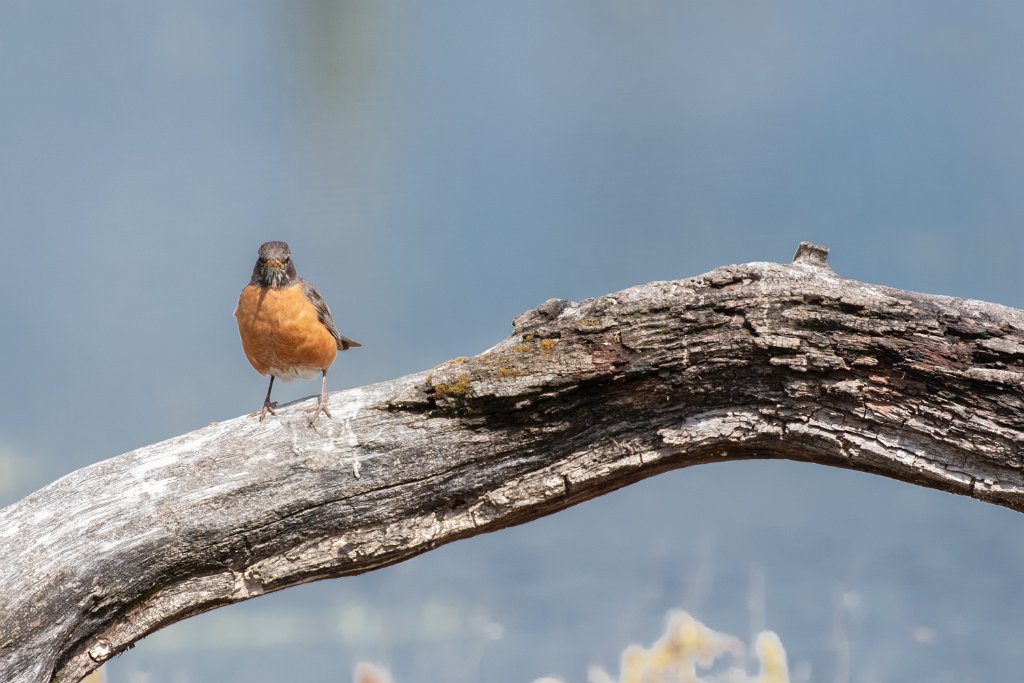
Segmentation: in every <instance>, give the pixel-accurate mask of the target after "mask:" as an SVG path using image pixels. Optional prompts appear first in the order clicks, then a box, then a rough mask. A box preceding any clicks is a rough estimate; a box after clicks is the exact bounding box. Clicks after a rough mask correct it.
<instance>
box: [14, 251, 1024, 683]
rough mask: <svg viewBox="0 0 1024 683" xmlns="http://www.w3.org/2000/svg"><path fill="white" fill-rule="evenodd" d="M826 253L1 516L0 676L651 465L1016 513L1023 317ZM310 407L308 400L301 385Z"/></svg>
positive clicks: (557, 334) (75, 675)
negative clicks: (814, 476) (839, 262)
mask: <svg viewBox="0 0 1024 683" xmlns="http://www.w3.org/2000/svg"><path fill="white" fill-rule="evenodd" d="M825 253H826V250H824V249H822V248H817V247H813V246H812V245H801V249H800V250H799V251H798V253H797V258H796V259H795V261H794V263H793V264H791V265H777V264H771V263H750V264H746V265H741V266H727V267H723V268H719V269H717V270H714V271H712V272H710V273H707V274H706V275H702V276H699V277H695V278H692V279H689V280H680V281H677V282H654V283H650V284H647V285H642V286H639V287H634V288H632V289H627V290H625V291H622V292H618V293H616V294H611V295H608V296H602V297H599V298H596V299H591V300H589V301H584V302H582V303H576V302H572V301H559V300H551V301H548V302H546V303H545V304H543V305H542V306H540V307H539V308H537V309H536V310H533V311H530V312H528V313H526V314H524V315H522V316H520V317H519V318H517V319H516V320H515V321H514V325H515V331H514V333H513V334H512V336H511V337H509V338H508V339H506V340H504V341H503V342H501V343H500V344H498V345H497V346H495V347H494V348H492V349H490V350H489V351H486V352H485V353H482V354H480V355H479V356H475V357H473V358H465V359H463V358H459V359H455V360H453V361H449V362H447V363H445V364H443V365H442V366H440V367H438V368H436V369H434V370H432V371H430V372H423V373H419V374H416V375H411V376H408V377H403V378H400V379H396V380H393V381H390V382H384V383H382V384H377V385H374V386H369V387H364V388H360V389H353V390H350V391H345V392H340V393H336V394H334V395H333V396H332V397H331V405H330V408H331V411H332V413H333V415H334V417H333V418H332V419H326V418H323V417H321V418H320V419H319V421H317V422H316V423H315V424H312V425H311V424H310V422H309V419H308V417H307V413H306V412H305V408H306V407H307V406H306V405H301V406H300V405H294V406H291V407H289V408H286V409H284V410H281V411H280V414H279V415H278V416H277V417H276V418H274V419H270V420H269V421H268V422H265V423H262V424H261V423H260V422H258V421H257V420H255V419H252V418H249V417H241V418H237V419H234V420H229V421H227V422H223V423H220V424H213V425H210V426H209V427H206V428H204V429H200V430H198V431H196V432H192V433H190V434H185V435H183V436H180V437H177V438H175V439H171V440H170V441H166V442H164V443H160V444H156V445H153V446H148V447H146V448H141V449H139V450H137V451H133V452H131V453H126V454H124V455H121V456H118V457H116V458H112V459H110V460H107V461H104V462H100V463H97V464H95V465H92V466H90V467H86V468H85V469H82V470H79V471H77V472H73V473H71V474H69V475H67V476H66V477H64V478H63V479H60V480H59V481H56V482H54V483H53V484H51V485H49V486H47V487H46V488H43V489H41V490H40V491H37V492H36V493H33V494H32V495H30V496H28V497H27V498H25V499H24V500H22V501H20V502H18V503H16V504H14V505H11V506H9V507H7V508H5V509H3V510H0V605H2V607H0V680H4V681H17V682H33V683H36V682H45V681H50V680H51V679H52V678H53V677H54V676H58V677H59V679H60V680H61V681H64V682H70V681H77V680H79V679H80V678H81V677H82V676H84V675H85V674H86V673H87V672H88V671H90V670H91V669H93V668H96V667H97V666H99V664H101V663H102V662H104V661H106V660H107V659H108V658H110V657H111V656H113V655H115V654H117V653H118V652H121V651H122V650H124V649H125V648H126V647H128V646H129V645H131V644H132V643H133V642H135V641H136V640H138V639H139V638H141V637H143V636H144V635H146V634H148V633H152V632H153V631H155V630H157V629H159V628H161V627H163V626H166V625H168V624H171V623H173V622H175V621H178V620H181V619H184V618H186V617H188V616H191V615H194V614H197V613H199V612H202V611H205V610H210V609H213V608H215V607H218V606H221V605H225V604H228V603H233V602H237V601H240V600H246V599H248V598H252V597H255V596H258V595H262V594H263V593H266V592H269V591H276V590H280V589H282V588H286V587H288V586H294V585H296V584H300V583H304V582H307V581H314V580H316V579H323V578H327V577H337V576H346V575H351V574H357V573H360V572H366V571H370V570H372V569H375V568H377V567H382V566H385V565H389V564H393V563H395V562H400V561H401V560H404V559H406V558H409V557H412V556H413V555H416V554H418V553H422V552H425V551H427V550H430V549H432V548H435V547H437V546H439V545H441V544H444V543H448V542H450V541H454V540H457V539H460V538H466V537H468V536H473V535H475V534H481V533H485V532H488V531H494V530H496V529H501V528H503V527H507V526H511V525H515V524H521V523H523V522H526V521H529V520H532V519H535V518H537V517H540V516H542V515H547V514H550V513H552V512H555V511H557V510H561V509H563V508H565V507H568V506H570V505H573V504H575V503H579V502H581V501H584V500H587V499H589V498H593V497H595V496H599V495H601V494H602V493H605V492H608V491H611V490H613V489H617V488H619V487H622V486H626V485H627V484H630V483H632V482H635V481H637V480H639V479H643V478H645V477H649V476H651V475H654V474H657V473H659V472H664V471H666V470H670V469H674V468H679V467H686V466H689V465H696V464H702V463H710V462H717V461H721V460H731V459H744V458H789V459H794V460H802V461H808V462H816V463H821V464H824V465H834V466H838V467H847V468H850V469H856V470H861V471H865V472H873V473H875V474H881V475H885V476H888V477H893V478H896V479H901V480H904V481H907V482H912V483H915V484H920V485H922V486H928V487H932V488H936V489H941V490H944V491H951V492H954V493H959V494H963V495H968V496H973V497H975V498H978V499H980V500H984V501H988V502H991V503H995V504H997V505H1003V506H1006V507H1009V508H1012V509H1015V510H1024V477H1022V463H1021V453H1020V445H1021V443H1022V434H1024V391H1022V384H1021V380H1022V377H1024V313H1022V312H1021V311H1018V310H1014V309H1010V308H1006V307H1003V306H998V305H995V304H990V303H983V302H979V301H968V300H963V299H954V298H948V297H939V296H929V295H923V294H915V293H911V292H906V291H900V290H895V289H889V288H885V287H879V286H875V285H869V284H864V283H861V282H856V281H853V280H846V279H843V278H841V277H839V276H837V275H836V274H835V273H833V272H832V271H831V270H830V269H829V268H828V266H827V264H826V262H825ZM307 403H308V402H307Z"/></svg>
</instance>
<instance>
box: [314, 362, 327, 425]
mask: <svg viewBox="0 0 1024 683" xmlns="http://www.w3.org/2000/svg"><path fill="white" fill-rule="evenodd" d="M323 373H324V378H323V381H322V382H320V400H319V401H317V404H316V407H315V408H313V410H311V411H310V412H312V413H313V418H316V416H317V414H318V413H323V414H324V415H326V416H327V417H330V416H331V411H329V410H327V371H326V370H324V371H323Z"/></svg>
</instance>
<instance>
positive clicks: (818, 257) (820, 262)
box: [793, 242, 829, 268]
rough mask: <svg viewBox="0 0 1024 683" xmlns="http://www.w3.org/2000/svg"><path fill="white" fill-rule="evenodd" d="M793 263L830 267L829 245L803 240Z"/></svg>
mask: <svg viewBox="0 0 1024 683" xmlns="http://www.w3.org/2000/svg"><path fill="white" fill-rule="evenodd" d="M793 263H805V264H807V265H809V266H814V267H815V268H828V267H829V265H828V247H824V246H822V245H820V244H812V243H811V242H801V243H800V246H798V247H797V248H796V253H795V254H794V255H793Z"/></svg>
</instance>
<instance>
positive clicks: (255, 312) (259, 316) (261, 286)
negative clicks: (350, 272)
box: [235, 240, 362, 422]
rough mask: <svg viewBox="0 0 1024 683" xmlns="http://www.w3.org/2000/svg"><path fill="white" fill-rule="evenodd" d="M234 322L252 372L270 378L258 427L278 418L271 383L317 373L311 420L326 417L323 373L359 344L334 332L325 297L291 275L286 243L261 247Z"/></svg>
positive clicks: (293, 271)
mask: <svg viewBox="0 0 1024 683" xmlns="http://www.w3.org/2000/svg"><path fill="white" fill-rule="evenodd" d="M235 320H237V321H238V335H239V336H240V337H241V338H242V351H243V352H245V357H246V358H247V359H249V363H250V364H251V365H252V367H253V368H254V369H255V370H256V372H258V373H260V374H261V375H270V386H268V387H267V396H266V398H264V399H263V407H262V408H261V409H260V410H259V411H257V412H255V413H253V416H255V415H259V418H260V422H263V419H264V418H265V417H266V416H267V413H270V414H271V415H276V414H277V413H276V411H275V410H274V409H275V408H277V403H272V402H271V401H270V392H271V391H273V389H274V380H275V379H280V380H281V381H282V382H290V381H291V380H293V379H296V378H299V377H301V378H302V379H313V378H314V377H316V374H317V373H318V372H319V373H320V374H321V376H322V380H321V383H320V400H319V401H318V402H317V405H316V407H315V408H313V410H312V412H313V418H316V417H317V416H318V415H319V414H320V413H323V414H324V415H326V416H327V417H331V413H330V411H329V410H328V409H327V369H328V368H330V367H331V363H333V362H334V358H335V356H336V355H337V353H338V351H347V350H348V349H351V348H356V347H360V346H362V344H360V343H359V342H357V341H354V340H352V339H349V338H348V337H346V336H344V335H343V334H341V333H340V332H338V328H337V327H335V326H334V318H333V316H332V315H331V309H330V308H328V306H327V302H326V301H324V297H323V296H322V295H321V294H320V292H319V290H317V288H316V287H315V286H314V285H313V283H312V282H310V281H308V280H305V279H303V278H301V277H299V276H298V273H297V272H296V271H295V264H294V263H293V262H292V252H291V249H289V247H288V244H287V243H285V242H280V241H276V240H274V241H270V242H264V243H263V244H261V245H260V249H259V256H258V258H257V259H256V265H255V266H254V267H253V269H252V279H251V280H249V284H247V285H246V286H245V287H244V288H243V289H242V294H241V295H240V296H239V297H238V306H236V307H235Z"/></svg>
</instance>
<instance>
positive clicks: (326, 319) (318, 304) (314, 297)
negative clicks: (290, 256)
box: [302, 280, 362, 351]
mask: <svg viewBox="0 0 1024 683" xmlns="http://www.w3.org/2000/svg"><path fill="white" fill-rule="evenodd" d="M302 293H303V295H305V297H306V299H307V300H308V301H309V303H311V304H313V307H314V308H316V317H317V318H319V319H320V322H321V323H323V325H324V327H326V328H327V331H328V332H330V333H331V336H332V337H334V338H335V339H337V340H338V348H339V349H341V350H342V351H345V350H346V349H349V348H351V347H354V346H362V344H360V343H359V342H357V341H355V340H353V339H349V338H348V337H346V336H345V335H343V334H342V333H341V332H338V328H337V327H335V326H334V318H333V317H332V316H331V309H330V308H328V307H327V302H326V301H324V297H323V296H322V295H321V294H320V292H319V291H317V288H316V286H314V285H313V283H312V282H310V281H309V280H302Z"/></svg>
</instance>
